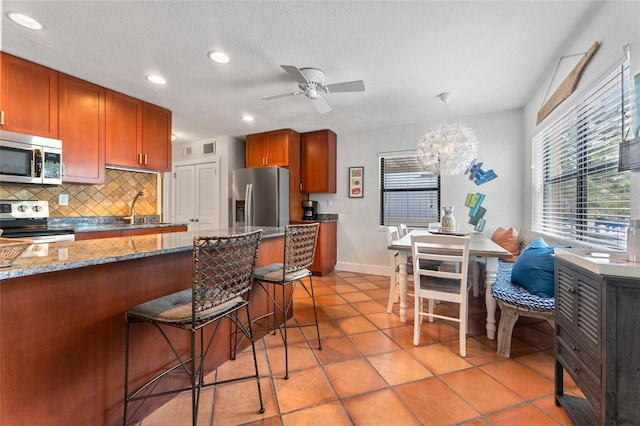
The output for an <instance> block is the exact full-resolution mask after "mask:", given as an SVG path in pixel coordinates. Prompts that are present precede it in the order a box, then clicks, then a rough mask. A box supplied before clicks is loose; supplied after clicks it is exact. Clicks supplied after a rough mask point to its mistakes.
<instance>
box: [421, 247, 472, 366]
mask: <svg viewBox="0 0 640 426" xmlns="http://www.w3.org/2000/svg"><path fill="white" fill-rule="evenodd" d="M411 253H412V255H413V262H414V263H413V275H414V277H413V282H414V296H415V306H414V326H413V344H414V345H416V346H418V345H420V328H421V325H422V318H423V317H428V318H429V322H433V321H434V319H435V318H439V319H444V320H449V321H454V322H457V323H458V324H459V339H460V356H462V357H465V356H466V355H467V345H466V335H467V317H468V293H469V289H470V288H471V286H470V283H468V282H467V274H468V264H469V237H462V236H453V235H433V234H432V235H412V236H411ZM424 299H428V300H429V303H428V305H429V308H428V311H427V312H425V310H424V303H423V302H424ZM435 300H439V301H442V302H452V303H457V304H459V310H458V315H457V316H453V315H444V314H440V313H436V312H434V305H435V303H434V301H435Z"/></svg>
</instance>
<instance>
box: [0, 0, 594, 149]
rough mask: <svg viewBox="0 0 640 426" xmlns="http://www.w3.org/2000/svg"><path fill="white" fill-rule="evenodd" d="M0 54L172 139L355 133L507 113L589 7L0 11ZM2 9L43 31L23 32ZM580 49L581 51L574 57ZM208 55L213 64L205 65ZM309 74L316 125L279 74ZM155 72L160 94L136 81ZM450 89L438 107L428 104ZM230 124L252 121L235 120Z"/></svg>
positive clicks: (25, 4) (281, 5) (41, 7)
mask: <svg viewBox="0 0 640 426" xmlns="http://www.w3.org/2000/svg"><path fill="white" fill-rule="evenodd" d="M0 2H1V4H2V8H3V18H2V39H1V44H2V45H1V48H2V50H3V51H5V52H8V53H11V54H14V55H16V56H20V57H22V58H25V59H28V60H31V61H34V62H37V63H40V64H43V65H46V66H49V67H51V68H54V69H57V70H59V71H62V72H65V73H68V74H71V75H74V76H77V77H80V78H83V79H85V80H88V81H91V82H94V83H97V84H100V85H102V86H105V87H108V88H110V89H113V90H116V91H120V92H123V93H126V94H129V95H132V96H134V97H137V98H140V99H143V100H145V101H148V102H151V103H155V104H158V105H161V106H164V107H166V108H169V109H171V110H172V111H173V129H174V132H175V133H176V135H177V137H178V140H183V141H193V140H203V139H207V138H211V137H214V136H219V135H230V136H234V137H240V138H242V137H244V135H246V134H249V133H255V132H261V131H266V130H273V129H278V128H293V129H295V130H297V131H300V132H304V131H309V130H316V129H323V128H330V129H333V130H334V131H336V132H337V133H338V134H339V133H343V132H348V131H354V130H360V129H374V128H379V127H387V126H396V125H401V124H403V123H422V122H424V123H428V122H432V121H434V120H438V119H442V118H443V117H444V118H446V117H450V116H454V117H455V116H464V115H469V114H480V113H487V112H494V111H503V110H508V109H514V108H520V107H523V106H524V105H525V103H526V102H527V101H528V99H529V98H530V96H531V95H532V93H533V91H534V90H535V89H536V88H537V87H539V86H541V85H544V84H548V83H547V82H548V79H549V77H550V74H551V73H552V72H553V69H554V67H555V66H556V64H557V62H558V59H559V56H560V55H561V54H562V53H564V50H563V49H564V47H565V46H566V45H567V44H568V43H569V42H570V41H571V37H572V34H575V33H576V31H577V30H578V29H579V27H580V26H581V25H582V24H583V23H584V22H585V20H587V19H589V18H590V17H591V16H592V15H593V14H594V13H595V12H596V11H597V9H598V8H599V6H600V5H601V2H594V1H527V0H521V1H467V2H464V1H424V2H419V1H412V2H402V1H375V2H373V1H357V2H356V1H341V2H328V1H293V2H284V1H257V2H249V1H229V2H214V1H126V2H122V1H105V2H103V1H8V0H4V1H1V0H0ZM9 11H15V12H20V13H24V14H27V15H30V16H31V17H33V18H35V19H37V20H38V21H40V22H41V23H42V24H43V25H44V29H43V30H41V31H33V30H27V29H24V28H21V27H18V26H17V25H15V24H14V23H12V22H11V21H9V20H8V19H7V18H6V16H5V14H6V12H9ZM588 47H589V46H585V50H586V49H588ZM211 50H222V51H224V52H226V53H227V54H228V55H229V56H230V57H231V62H230V63H229V64H226V65H221V64H216V63H213V62H211V61H210V60H209V59H208V58H207V52H209V51H211ZM282 64H284V65H295V66H298V67H300V68H303V67H315V68H321V69H323V70H324V71H325V72H326V74H327V79H326V84H331V83H338V82H342V81H350V80H360V79H361V80H364V83H365V87H366V91H365V92H359V93H333V94H327V95H325V99H326V100H327V102H328V103H329V104H330V106H331V107H332V111H331V112H329V113H326V114H319V113H318V112H317V111H316V110H315V108H314V107H313V104H312V103H311V101H309V100H308V99H306V98H304V97H303V96H290V97H286V98H281V99H277V100H272V101H263V100H261V99H260V98H261V97H264V96H269V95H275V94H280V93H287V92H292V91H295V90H296V89H297V86H296V83H295V82H294V81H292V80H291V79H290V77H289V76H288V75H287V74H286V73H285V72H284V71H283V70H282V68H280V65H282ZM151 73H158V74H161V75H163V76H164V77H165V78H166V80H167V82H168V83H167V85H166V86H161V87H159V86H154V85H152V84H150V83H148V82H147V81H146V80H145V79H144V76H145V75H147V74H151ZM441 92H452V93H453V97H452V100H451V101H449V103H448V104H447V105H446V106H445V105H444V104H443V103H442V102H441V101H440V100H439V98H438V97H437V95H438V94H440V93H441ZM243 114H251V115H253V116H255V121H254V122H252V123H245V122H243V121H241V120H240V117H241V116H242V115H243Z"/></svg>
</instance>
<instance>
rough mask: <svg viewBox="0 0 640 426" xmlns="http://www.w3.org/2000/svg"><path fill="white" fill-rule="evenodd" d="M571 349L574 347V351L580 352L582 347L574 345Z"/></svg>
mask: <svg viewBox="0 0 640 426" xmlns="http://www.w3.org/2000/svg"><path fill="white" fill-rule="evenodd" d="M571 349H573V351H574V352H578V351H579V350H580V348H578V347H577V346H574V347H572V348H571Z"/></svg>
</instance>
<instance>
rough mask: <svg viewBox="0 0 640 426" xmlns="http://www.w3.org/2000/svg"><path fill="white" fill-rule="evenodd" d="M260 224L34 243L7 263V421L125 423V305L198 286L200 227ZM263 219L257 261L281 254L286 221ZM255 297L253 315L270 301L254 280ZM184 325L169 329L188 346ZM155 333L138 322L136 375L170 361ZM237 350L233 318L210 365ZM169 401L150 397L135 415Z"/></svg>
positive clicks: (1, 327) (2, 418)
mask: <svg viewBox="0 0 640 426" xmlns="http://www.w3.org/2000/svg"><path fill="white" fill-rule="evenodd" d="M254 229H258V228H236V229H221V230H200V231H197V232H193V231H186V232H178V233H171V234H155V235H140V236H134V237H118V238H107V239H100V240H87V241H75V242H69V243H56V244H49V245H48V246H46V247H44V246H43V247H38V246H33V247H32V249H31V250H32V253H26V256H29V257H21V258H19V259H17V260H16V261H15V263H14V265H13V266H12V267H9V268H3V269H0V280H1V281H0V424H3V425H5V424H6V425H17V424H24V425H30V424H47V425H69V424H87V425H89V424H91V425H116V424H122V410H123V394H124V388H123V386H124V314H125V312H126V311H127V310H129V309H130V308H132V307H133V306H135V305H137V304H139V303H142V302H145V301H147V300H151V299H153V298H156V297H160V296H163V295H166V294H170V293H173V292H176V291H180V290H184V289H187V288H190V286H191V270H192V247H193V238H194V236H196V235H202V236H215V235H232V234H237V233H243V232H248V231H251V230H254ZM260 229H263V234H262V240H261V243H260V249H259V254H258V261H257V264H258V266H262V265H266V264H268V263H273V262H281V261H282V255H283V250H284V229H283V228H267V227H261V228H260ZM34 248H35V249H36V250H35V251H34ZM254 290H255V288H254ZM250 306H251V313H252V315H253V316H257V315H259V314H261V313H265V312H268V311H269V310H270V308H269V306H268V302H267V300H266V297H265V296H264V294H263V293H262V292H258V291H253V290H252V293H251V297H250ZM180 331H181V330H168V332H169V334H171V333H176V334H175V336H180V337H179V338H180V339H182V338H183V341H184V343H183V344H182V346H181V347H180V349H179V350H180V351H184V352H185V353H186V352H188V350H189V336H188V333H184V332H182V333H180ZM155 333H157V332H156V331H155V330H154V329H153V328H152V327H144V325H140V326H139V327H136V328H135V329H132V339H134V340H133V343H132V350H133V352H132V353H133V354H137V355H136V358H134V359H132V364H131V373H132V374H133V376H131V377H132V379H133V380H134V381H136V380H137V381H142V380H144V379H145V378H147V377H149V376H151V375H153V374H154V373H155V372H157V371H159V370H160V369H162V367H165V366H166V365H168V364H169V363H170V362H171V354H170V353H169V352H168V351H167V350H166V348H165V347H164V346H163V342H162V339H158V338H157V337H158V336H156V335H155ZM175 336H174V337H175ZM230 354H231V327H230V326H229V327H222V328H221V330H220V331H219V332H218V336H216V351H215V354H213V355H214V356H213V357H211V364H210V365H208V366H207V367H208V368H209V369H210V370H212V369H214V368H216V367H217V366H219V365H221V364H222V363H224V362H226V361H227V360H229V359H230ZM164 402H166V400H162V398H159V400H158V401H154V400H150V401H147V402H146V403H145V404H144V405H143V406H142V408H141V409H140V410H139V411H138V413H137V417H136V419H140V418H143V417H145V416H146V415H148V413H150V412H151V411H153V410H154V409H156V408H157V407H158V406H159V405H161V404H163V403H164Z"/></svg>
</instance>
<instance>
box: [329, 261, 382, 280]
mask: <svg viewBox="0 0 640 426" xmlns="http://www.w3.org/2000/svg"><path fill="white" fill-rule="evenodd" d="M334 269H335V270H336V271H345V272H356V273H358V274H370V275H382V276H385V277H388V276H389V267H388V266H379V265H362V264H360V263H347V262H337V263H336V266H335V267H334Z"/></svg>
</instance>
